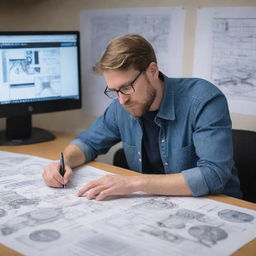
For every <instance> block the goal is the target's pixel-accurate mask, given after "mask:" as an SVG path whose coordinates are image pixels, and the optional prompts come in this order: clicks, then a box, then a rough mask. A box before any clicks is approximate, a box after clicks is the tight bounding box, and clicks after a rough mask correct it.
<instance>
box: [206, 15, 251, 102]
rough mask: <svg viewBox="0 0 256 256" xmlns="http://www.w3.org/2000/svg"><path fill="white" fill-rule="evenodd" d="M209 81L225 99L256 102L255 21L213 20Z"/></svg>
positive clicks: (237, 19)
mask: <svg viewBox="0 0 256 256" xmlns="http://www.w3.org/2000/svg"><path fill="white" fill-rule="evenodd" d="M212 33H213V35H212V37H213V44H212V47H213V48H212V64H211V65H212V68H211V70H212V74H211V79H212V81H213V82H214V83H215V84H216V85H218V86H219V87H220V89H222V90H223V92H224V93H225V94H226V95H228V96H236V97H240V98H241V97H242V98H243V97H244V98H246V99H247V100H251V101H255V99H256V66H255V62H256V44H255V38H256V19H246V18H213V20H212Z"/></svg>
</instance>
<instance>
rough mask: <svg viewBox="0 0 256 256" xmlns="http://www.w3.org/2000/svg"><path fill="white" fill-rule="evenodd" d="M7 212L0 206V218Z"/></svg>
mask: <svg viewBox="0 0 256 256" xmlns="http://www.w3.org/2000/svg"><path fill="white" fill-rule="evenodd" d="M6 214H7V212H6V211H5V210H4V209H1V208H0V218H1V217H4V216H5V215H6Z"/></svg>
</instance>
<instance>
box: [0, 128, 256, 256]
mask: <svg viewBox="0 0 256 256" xmlns="http://www.w3.org/2000/svg"><path fill="white" fill-rule="evenodd" d="M54 135H55V136H56V139H55V140H53V141H49V142H42V143H38V144H31V145H24V146H0V150H1V151H8V152H13V153H20V154H29V155H34V156H38V157H43V158H48V159H52V160H56V159H59V153H60V152H61V151H62V150H63V148H64V147H65V146H66V145H67V144H68V143H69V142H70V141H71V140H72V139H73V138H74V136H73V135H71V134H67V133H60V132H54ZM88 165H90V166H93V167H96V168H99V169H102V170H105V171H108V172H111V173H116V174H125V175H140V174H138V173H135V172H133V171H129V170H125V169H122V168H119V167H115V166H112V165H109V164H105V163H100V162H96V161H93V162H90V163H88ZM207 198H209V199H213V200H216V201H220V202H224V203H228V204H232V205H236V206H240V207H244V208H248V209H252V210H256V204H254V203H251V202H247V201H244V200H240V199H236V198H232V197H229V196H224V195H217V196H207ZM255 253H256V239H254V240H252V241H251V242H249V243H248V244H246V245H245V246H243V247H241V248H240V249H239V250H238V251H236V252H235V253H234V254H232V255H255ZM0 255H6V256H8V255H21V254H19V253H17V252H15V251H13V250H11V249H9V248H7V247H5V246H3V245H0Z"/></svg>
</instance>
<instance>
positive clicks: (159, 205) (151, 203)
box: [134, 199, 176, 210]
mask: <svg viewBox="0 0 256 256" xmlns="http://www.w3.org/2000/svg"><path fill="white" fill-rule="evenodd" d="M144 207H147V208H150V209H156V210H159V209H173V208H175V207H176V204H174V203H172V202H171V201H167V200H156V199H150V200H148V201H146V202H144V203H140V204H137V205H134V208H137V209H140V208H144Z"/></svg>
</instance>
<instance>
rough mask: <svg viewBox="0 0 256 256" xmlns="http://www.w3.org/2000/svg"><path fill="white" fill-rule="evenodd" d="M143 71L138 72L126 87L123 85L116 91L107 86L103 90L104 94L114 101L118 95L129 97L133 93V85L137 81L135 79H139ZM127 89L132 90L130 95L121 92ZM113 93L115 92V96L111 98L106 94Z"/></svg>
mask: <svg viewBox="0 0 256 256" xmlns="http://www.w3.org/2000/svg"><path fill="white" fill-rule="evenodd" d="M143 72H144V71H140V73H139V74H138V75H137V76H136V77H135V78H134V79H133V81H132V82H130V83H127V84H126V85H123V86H121V87H120V88H119V89H118V90H116V89H109V88H108V86H106V88H105V90H104V94H105V95H106V96H107V97H109V98H110V99H116V98H118V93H122V94H123V95H131V94H133V93H134V92H135V89H134V83H135V82H136V81H137V79H138V78H139V77H140V75H141V74H142V73H143ZM128 87H131V88H132V91H131V93H125V92H123V91H122V89H123V88H128ZM113 92H116V96H114V95H113V96H112V95H110V94H108V93H113Z"/></svg>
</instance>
